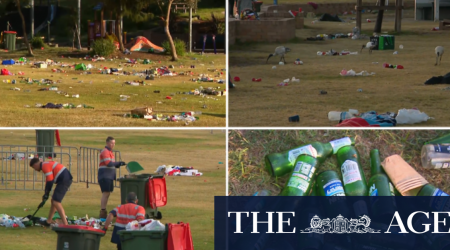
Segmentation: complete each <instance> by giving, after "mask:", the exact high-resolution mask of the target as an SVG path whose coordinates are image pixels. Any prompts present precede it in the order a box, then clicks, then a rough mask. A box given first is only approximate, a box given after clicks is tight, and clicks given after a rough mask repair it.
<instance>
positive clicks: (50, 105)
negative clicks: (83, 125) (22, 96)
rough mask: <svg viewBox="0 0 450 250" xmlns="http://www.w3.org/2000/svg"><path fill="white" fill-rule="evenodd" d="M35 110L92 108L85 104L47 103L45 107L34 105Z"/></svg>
mask: <svg viewBox="0 0 450 250" xmlns="http://www.w3.org/2000/svg"><path fill="white" fill-rule="evenodd" d="M34 106H35V107H36V108H45V109H63V108H65V109H73V108H85V109H94V107H91V106H88V105H86V104H79V105H75V104H72V103H64V104H54V103H50V102H49V103H47V104H45V105H42V104H40V103H36V104H35V105H34Z"/></svg>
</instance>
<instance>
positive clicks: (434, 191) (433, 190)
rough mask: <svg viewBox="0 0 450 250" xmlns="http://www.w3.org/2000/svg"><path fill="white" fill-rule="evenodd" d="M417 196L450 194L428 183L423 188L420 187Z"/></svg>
mask: <svg viewBox="0 0 450 250" xmlns="http://www.w3.org/2000/svg"><path fill="white" fill-rule="evenodd" d="M417 196H449V195H448V194H447V193H444V192H443V191H442V190H440V189H439V188H437V187H435V186H433V185H431V184H427V185H425V186H423V187H422V189H420V191H419V193H418V194H417Z"/></svg>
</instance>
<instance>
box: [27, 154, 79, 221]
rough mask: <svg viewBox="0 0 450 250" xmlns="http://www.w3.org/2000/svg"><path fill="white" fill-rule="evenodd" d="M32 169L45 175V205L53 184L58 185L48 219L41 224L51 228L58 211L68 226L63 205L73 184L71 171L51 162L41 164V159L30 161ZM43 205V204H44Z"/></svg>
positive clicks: (43, 199) (43, 200)
mask: <svg viewBox="0 0 450 250" xmlns="http://www.w3.org/2000/svg"><path fill="white" fill-rule="evenodd" d="M30 167H32V168H34V170H36V171H38V172H39V171H42V172H43V173H44V175H45V181H46V183H45V194H44V196H43V197H42V202H43V203H45V202H46V201H47V199H48V197H49V195H50V191H52V187H53V183H56V188H55V191H54V192H53V196H52V206H51V208H50V213H49V215H48V217H47V220H46V221H44V222H41V224H43V225H44V226H47V227H48V226H50V224H51V222H52V218H53V215H55V211H58V213H59V215H60V216H61V219H62V221H63V224H64V225H68V223H67V219H66V213H65V212H64V208H63V206H62V204H61V202H62V200H63V198H64V196H65V195H66V192H67V190H69V188H70V185H71V184H72V179H73V178H72V175H71V174H70V172H69V170H68V169H67V168H66V167H64V165H62V164H60V163H58V162H54V161H49V162H41V161H40V160H39V158H33V159H31V161H30ZM43 203H42V204H43Z"/></svg>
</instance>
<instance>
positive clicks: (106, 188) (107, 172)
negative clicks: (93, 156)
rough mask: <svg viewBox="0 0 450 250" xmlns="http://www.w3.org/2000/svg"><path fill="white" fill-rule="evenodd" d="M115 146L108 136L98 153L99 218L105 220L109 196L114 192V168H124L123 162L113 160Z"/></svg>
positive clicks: (112, 139) (113, 140)
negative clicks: (100, 198) (100, 195)
mask: <svg viewBox="0 0 450 250" xmlns="http://www.w3.org/2000/svg"><path fill="white" fill-rule="evenodd" d="M115 145H116V140H115V139H114V138H113V137H111V136H109V137H108V138H106V146H105V148H104V149H103V150H102V152H101V153H100V163H99V165H98V175H97V177H98V184H100V190H101V191H102V200H101V209H100V215H99V218H103V219H106V216H107V215H108V212H107V211H106V206H107V205H108V199H109V195H110V194H111V192H112V191H114V181H115V180H116V168H119V167H120V166H125V165H126V163H125V162H123V161H120V162H116V161H115V159H114V153H113V151H112V150H113V149H114V146H115Z"/></svg>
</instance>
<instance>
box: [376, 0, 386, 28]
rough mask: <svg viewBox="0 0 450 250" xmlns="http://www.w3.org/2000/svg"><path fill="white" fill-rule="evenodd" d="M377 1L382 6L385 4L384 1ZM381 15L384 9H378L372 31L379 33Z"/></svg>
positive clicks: (381, 20) (381, 22)
mask: <svg viewBox="0 0 450 250" xmlns="http://www.w3.org/2000/svg"><path fill="white" fill-rule="evenodd" d="M379 3H380V6H384V5H385V4H386V1H385V0H380V1H379ZM383 15H384V10H379V11H378V16H377V22H376V23H375V28H374V29H373V32H375V33H378V34H380V33H381V25H382V24H383Z"/></svg>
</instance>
